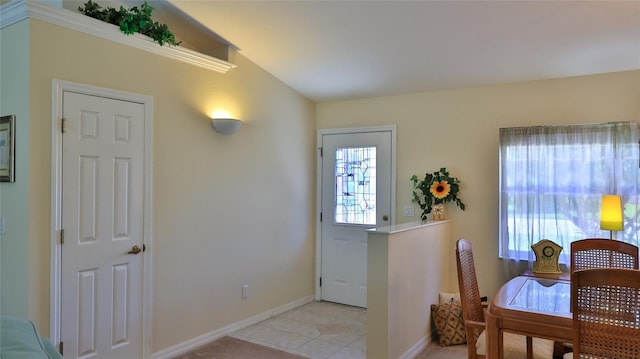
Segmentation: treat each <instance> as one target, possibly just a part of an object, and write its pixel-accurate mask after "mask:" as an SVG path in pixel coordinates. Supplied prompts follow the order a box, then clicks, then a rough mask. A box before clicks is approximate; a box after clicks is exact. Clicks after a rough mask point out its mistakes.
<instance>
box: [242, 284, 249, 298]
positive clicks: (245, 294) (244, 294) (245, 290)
mask: <svg viewBox="0 0 640 359" xmlns="http://www.w3.org/2000/svg"><path fill="white" fill-rule="evenodd" d="M248 296H249V285H248V284H245V285H243V286H242V298H243V299H244V298H246V297H248Z"/></svg>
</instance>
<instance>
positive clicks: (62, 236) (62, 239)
mask: <svg viewBox="0 0 640 359" xmlns="http://www.w3.org/2000/svg"><path fill="white" fill-rule="evenodd" d="M60 244H64V229H61V230H60Z"/></svg>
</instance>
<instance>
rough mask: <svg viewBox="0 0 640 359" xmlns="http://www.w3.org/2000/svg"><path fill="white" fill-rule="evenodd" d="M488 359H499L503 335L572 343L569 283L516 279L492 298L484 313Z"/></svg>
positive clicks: (548, 279)
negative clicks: (517, 335)
mask: <svg viewBox="0 0 640 359" xmlns="http://www.w3.org/2000/svg"><path fill="white" fill-rule="evenodd" d="M485 320H486V330H487V333H486V335H487V359H502V358H503V356H504V355H503V350H502V335H503V332H505V331H506V332H512V333H518V334H522V335H526V336H530V337H539V338H546V339H551V340H555V341H559V342H567V343H568V342H571V341H572V339H573V338H572V337H573V317H572V314H571V282H570V281H568V280H566V279H551V278H538V277H532V276H520V277H515V278H513V279H511V280H510V281H508V282H507V283H505V284H504V285H503V286H502V288H500V290H499V291H498V293H497V294H496V295H495V297H493V299H492V300H491V303H490V304H489V307H488V309H487V313H486V318H485Z"/></svg>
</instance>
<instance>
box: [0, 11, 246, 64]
mask: <svg viewBox="0 0 640 359" xmlns="http://www.w3.org/2000/svg"><path fill="white" fill-rule="evenodd" d="M27 18H29V19H37V20H42V21H46V22H48V23H51V24H54V25H59V26H63V27H66V28H68V29H72V30H77V31H80V32H83V33H86V34H89V35H93V36H97V37H100V38H103V39H106V40H111V41H114V42H118V43H121V44H124V45H128V46H132V47H135V48H138V49H142V50H146V51H149V52H152V53H155V54H157V55H161V56H165V57H168V58H172V59H174V60H178V61H181V62H186V63H188V64H191V65H195V66H199V67H203V68H205V69H208V70H212V71H216V72H219V73H222V74H224V73H227V71H229V70H230V69H233V68H236V67H237V66H236V65H234V64H232V63H229V62H226V61H223V60H220V59H217V58H215V57H211V56H207V55H204V54H201V53H199V52H196V51H193V50H189V49H187V48H183V47H180V46H177V47H170V46H168V45H165V46H160V45H159V44H157V43H156V42H154V41H153V40H152V39H151V38H149V37H147V36H144V35H141V34H133V35H125V34H124V33H122V32H121V31H120V29H119V28H118V27H117V26H115V25H111V24H108V23H105V22H103V21H100V20H97V19H94V18H91V17H89V16H85V15H82V14H80V13H77V12H73V11H69V10H67V9H63V8H59V7H55V6H51V5H48V4H46V3H43V2H41V1H35V0H13V1H10V2H8V3H7V4H5V5H3V6H1V7H0V29H3V28H5V27H7V26H9V25H12V24H15V23H17V22H19V21H22V20H24V19H27Z"/></svg>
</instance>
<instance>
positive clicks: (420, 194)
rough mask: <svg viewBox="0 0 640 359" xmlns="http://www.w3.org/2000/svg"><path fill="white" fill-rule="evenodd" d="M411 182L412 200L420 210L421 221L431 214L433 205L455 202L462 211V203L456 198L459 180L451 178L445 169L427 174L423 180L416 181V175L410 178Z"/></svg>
mask: <svg viewBox="0 0 640 359" xmlns="http://www.w3.org/2000/svg"><path fill="white" fill-rule="evenodd" d="M411 181H412V182H413V199H412V200H411V201H412V202H414V203H418V205H419V206H420V208H421V209H422V215H421V216H420V218H421V219H422V220H425V219H427V214H429V213H431V210H432V207H433V205H435V204H442V203H446V202H455V204H456V205H457V206H458V207H460V209H461V210H463V211H464V208H465V206H464V203H462V201H461V200H460V198H458V193H459V192H460V180H459V179H457V178H456V177H451V176H450V175H449V171H447V169H446V168H445V167H442V168H440V171H436V172H433V173H427V174H425V175H424V179H423V180H421V181H420V180H418V177H417V176H416V175H413V176H411Z"/></svg>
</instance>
